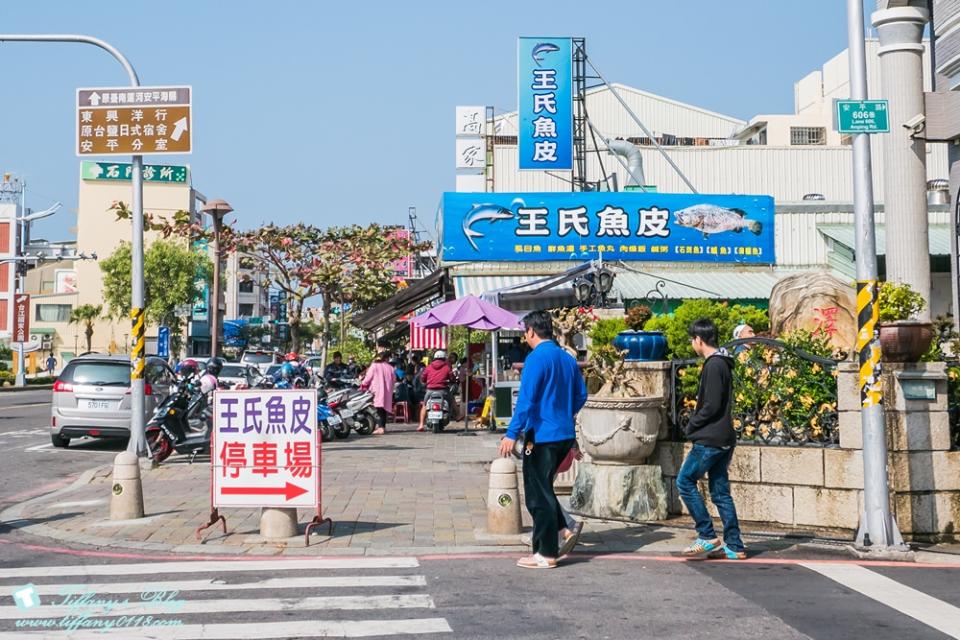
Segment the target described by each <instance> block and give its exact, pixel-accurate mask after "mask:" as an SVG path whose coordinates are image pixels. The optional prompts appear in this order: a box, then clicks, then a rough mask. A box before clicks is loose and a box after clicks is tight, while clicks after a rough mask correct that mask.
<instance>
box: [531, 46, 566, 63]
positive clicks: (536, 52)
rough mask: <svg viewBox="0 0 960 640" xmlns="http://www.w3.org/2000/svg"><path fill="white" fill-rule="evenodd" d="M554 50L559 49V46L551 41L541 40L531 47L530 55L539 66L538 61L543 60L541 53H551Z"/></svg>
mask: <svg viewBox="0 0 960 640" xmlns="http://www.w3.org/2000/svg"><path fill="white" fill-rule="evenodd" d="M554 51H560V47H558V46H557V45H555V44H553V43H552V42H541V43H540V44H538V45H537V46H535V47H534V48H533V52H532V53H531V54H530V55H531V57H532V58H533V61H534V62H536V63H537V66H538V67H539V66H540V63H541V62H543V54H545V53H553V52H554Z"/></svg>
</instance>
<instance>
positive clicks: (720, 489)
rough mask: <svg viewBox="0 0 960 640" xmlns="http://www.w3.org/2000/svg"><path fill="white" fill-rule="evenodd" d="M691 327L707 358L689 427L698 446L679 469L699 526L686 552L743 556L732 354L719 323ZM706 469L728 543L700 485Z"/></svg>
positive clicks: (679, 478)
mask: <svg viewBox="0 0 960 640" xmlns="http://www.w3.org/2000/svg"><path fill="white" fill-rule="evenodd" d="M687 333H688V334H689V335H690V344H691V346H692V347H693V350H694V351H695V352H696V353H697V355H698V356H700V357H701V358H704V363H703V372H702V373H701V374H700V387H699V389H698V390H697V408H696V409H695V410H694V412H693V415H692V416H690V421H689V422H687V425H686V427H685V428H684V432H685V434H686V436H687V438H688V439H690V440H691V441H692V442H693V449H692V450H691V451H690V454H689V455H688V456H687V459H686V460H684V461H683V466H682V467H681V468H680V473H679V474H678V475H677V490H678V491H679V492H680V498H681V499H682V500H683V503H684V504H685V505H686V506H687V509H688V510H689V511H690V516H691V517H692V518H693V519H694V521H695V522H696V527H697V539H696V541H695V542H694V543H693V544H692V545H690V546H689V547H688V548H687V549H685V550H684V551H683V555H685V556H703V555H708V556H709V557H711V558H727V559H728V560H742V559H743V558H746V557H747V556H746V552H745V551H744V547H743V540H741V539H740V523H739V522H738V521H737V508H736V507H735V506H734V504H733V498H732V497H731V496H730V481H729V479H728V478H727V469H728V468H729V467H730V460H731V458H732V457H733V449H734V446H735V445H736V444H737V434H736V433H735V432H734V430H733V417H732V413H733V358H731V357H730V355H729V354H728V353H727V352H726V350H724V349H718V348H717V327H716V325H714V324H713V322H711V321H710V320H707V319H703V318H701V319H700V320H697V321H696V322H694V323H693V324H691V325H690V329H689V330H688V331H687ZM705 475H706V476H707V478H708V482H709V485H710V499H711V500H712V501H713V504H714V505H715V506H716V507H717V511H718V512H719V514H720V520H722V521H723V543H721V542H720V539H719V538H718V537H717V533H716V531H714V528H713V521H712V520H711V519H710V514H709V513H708V512H707V506H706V504H705V503H704V501H703V496H702V495H700V489H699V488H697V481H699V480H700V479H701V478H702V477H703V476H705Z"/></svg>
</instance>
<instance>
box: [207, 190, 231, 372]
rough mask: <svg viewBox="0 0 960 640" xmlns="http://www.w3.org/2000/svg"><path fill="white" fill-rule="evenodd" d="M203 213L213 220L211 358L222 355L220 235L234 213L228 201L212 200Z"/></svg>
mask: <svg viewBox="0 0 960 640" xmlns="http://www.w3.org/2000/svg"><path fill="white" fill-rule="evenodd" d="M202 211H203V212H204V213H208V214H210V216H211V217H212V218H213V295H212V296H211V297H212V298H213V301H212V302H211V303H210V357H211V358H215V357H217V356H218V355H219V354H220V346H219V342H220V321H221V318H220V233H221V231H222V230H223V216H225V215H227V214H228V213H230V212H231V211H233V207H231V206H230V205H229V204H228V203H227V201H226V200H220V199H216V200H210V201H209V202H207V204H205V205H204V206H203V209H202Z"/></svg>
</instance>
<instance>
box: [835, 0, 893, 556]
mask: <svg viewBox="0 0 960 640" xmlns="http://www.w3.org/2000/svg"><path fill="white" fill-rule="evenodd" d="M847 29H848V31H847V35H848V37H849V40H850V99H851V100H866V99H867V59H866V46H865V44H864V33H863V0H847ZM853 209H854V230H855V234H856V248H855V251H856V260H857V355H858V357H859V363H860V384H859V387H860V421H861V428H862V430H863V503H864V512H863V514H861V516H860V528H859V530H858V531H857V546H859V547H869V548H870V549H871V550H894V549H898V548H900V547H902V546H903V539H902V538H901V537H900V532H899V531H898V530H897V526H896V524H895V523H894V521H893V518H892V516H891V514H890V488H889V486H888V484H887V441H886V429H885V422H884V412H883V393H882V387H881V382H880V339H879V335H878V332H877V316H878V309H877V297H878V282H877V244H876V236H875V231H874V226H873V168H872V166H871V159H870V137H869V135H868V134H866V133H856V134H853Z"/></svg>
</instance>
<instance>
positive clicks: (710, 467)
mask: <svg viewBox="0 0 960 640" xmlns="http://www.w3.org/2000/svg"><path fill="white" fill-rule="evenodd" d="M731 458H733V447H730V448H729V449H718V448H716V447H708V446H706V445H703V444H694V445H693V450H692V451H690V455H688V456H687V459H686V460H684V461H683V466H682V467H680V473H679V475H677V490H678V491H679V492H680V498H681V499H682V500H683V503H684V504H685V505H687V509H688V510H689V511H690V515H691V516H692V517H693V519H694V521H695V522H696V526H697V534H698V535H699V536H700V537H701V538H703V539H704V540H713V539H714V538H716V537H717V532H716V531H715V530H714V528H713V520H711V519H710V514H709V513H708V512H707V505H706V504H705V503H704V501H703V496H702V495H700V489H699V488H697V481H698V480H700V478H702V477H703V476H705V475H706V476H707V477H708V482H709V484H710V499H711V500H713V504H714V505H716V507H717V511H718V512H719V513H720V520H721V521H722V522H723V543H724V544H726V545H727V546H728V547H730V548H731V549H732V550H734V551H743V548H744V547H743V540H741V539H740V523H739V522H738V521H737V508H736V507H735V506H734V504H733V498H732V497H731V496H730V480H729V478H728V477H727V469H728V468H729V467H730V459H731Z"/></svg>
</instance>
